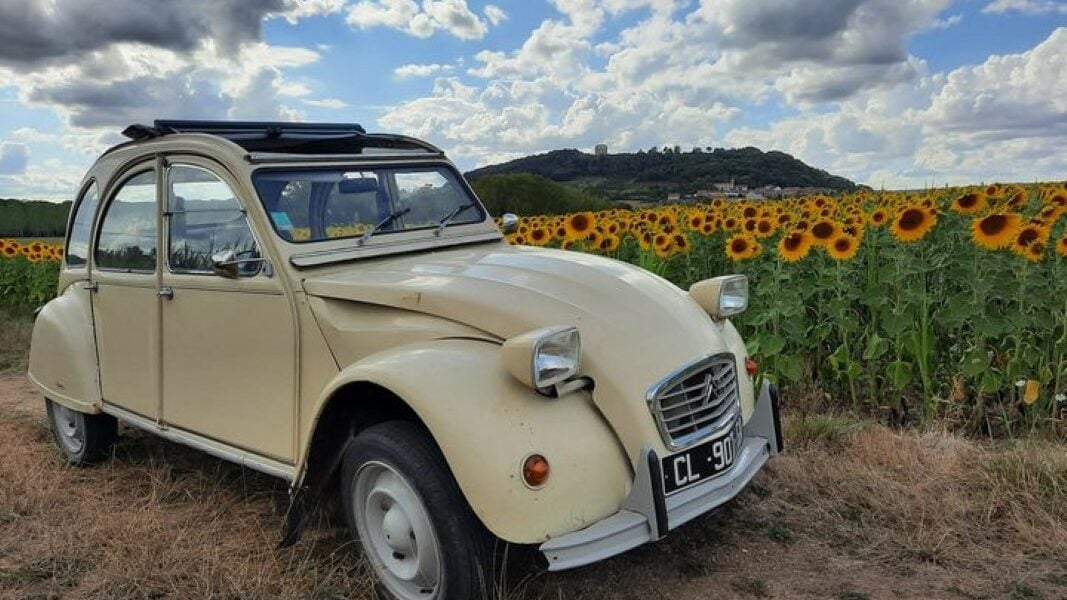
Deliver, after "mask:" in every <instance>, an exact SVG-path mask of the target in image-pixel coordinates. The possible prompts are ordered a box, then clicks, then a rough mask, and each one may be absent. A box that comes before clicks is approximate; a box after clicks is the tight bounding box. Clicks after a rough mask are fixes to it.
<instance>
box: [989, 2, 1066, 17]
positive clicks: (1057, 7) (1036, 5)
mask: <svg viewBox="0 0 1067 600" xmlns="http://www.w3.org/2000/svg"><path fill="white" fill-rule="evenodd" d="M982 12H984V13H986V14H1003V13H1008V12H1018V13H1023V14H1027V15H1044V14H1050V13H1059V14H1061V15H1063V14H1067V2H1062V1H1060V0H993V2H990V3H989V4H987V5H986V6H985V8H983V9H982Z"/></svg>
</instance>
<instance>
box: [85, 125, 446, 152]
mask: <svg viewBox="0 0 1067 600" xmlns="http://www.w3.org/2000/svg"><path fill="white" fill-rule="evenodd" d="M122 133H123V135H125V136H126V137H128V138H130V141H129V142H125V143H122V144H118V145H116V146H113V147H112V148H109V149H108V150H107V151H106V152H104V155H107V154H110V153H112V152H115V151H117V150H119V149H126V148H131V147H133V146H143V145H149V144H151V143H152V142H153V141H159V140H164V139H168V138H170V139H173V138H174V137H175V136H180V137H186V136H185V135H183V134H199V135H197V136H196V137H202V136H211V137H214V138H217V139H219V140H225V141H226V142H229V143H228V144H224V145H227V146H229V145H231V144H232V145H236V146H238V147H239V148H241V149H242V150H244V151H245V152H246V153H247V157H248V158H249V159H250V160H251V159H252V158H253V157H255V158H256V159H258V160H256V161H255V162H272V159H281V158H283V157H284V158H286V159H293V158H297V157H299V158H300V159H302V160H315V159H316V158H318V159H321V160H331V159H333V160H336V158H337V157H338V156H346V157H347V156H353V155H355V156H362V155H373V156H383V155H403V156H407V157H420V158H443V157H444V152H443V151H442V150H441V149H440V148H438V147H436V146H434V145H433V144H430V143H429V142H426V141H423V140H420V139H417V138H413V137H409V136H404V135H397V134H390V133H367V132H366V130H365V129H364V128H363V127H362V126H361V125H359V124H357V123H291V122H282V121H204V120H156V121H155V122H154V123H153V124H152V125H151V126H148V125H140V124H134V125H130V126H129V127H127V128H126V129H125V130H123V132H122ZM190 137H191V136H190ZM231 147H232V146H231Z"/></svg>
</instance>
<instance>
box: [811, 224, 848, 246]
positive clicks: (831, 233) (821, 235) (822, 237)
mask: <svg viewBox="0 0 1067 600" xmlns="http://www.w3.org/2000/svg"><path fill="white" fill-rule="evenodd" d="M840 233H841V226H840V225H838V224H837V223H835V222H833V221H831V220H829V219H823V220H821V221H816V222H815V224H814V225H812V226H811V238H812V241H813V243H815V244H817V245H819V246H826V245H827V244H829V243H830V240H832V239H834V238H835V237H837V236H838V234H840Z"/></svg>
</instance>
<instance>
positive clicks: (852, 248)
mask: <svg viewBox="0 0 1067 600" xmlns="http://www.w3.org/2000/svg"><path fill="white" fill-rule="evenodd" d="M859 249H860V244H859V241H858V240H857V239H856V238H854V237H852V236H851V235H848V234H847V233H842V234H841V235H839V236H837V237H835V238H834V239H833V240H831V241H830V244H829V245H827V246H826V252H827V253H828V254H829V255H830V258H832V259H834V260H851V259H852V258H854V257H855V256H856V253H857V252H859Z"/></svg>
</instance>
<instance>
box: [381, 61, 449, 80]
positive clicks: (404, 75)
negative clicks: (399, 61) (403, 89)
mask: <svg viewBox="0 0 1067 600" xmlns="http://www.w3.org/2000/svg"><path fill="white" fill-rule="evenodd" d="M451 70H452V65H439V64H429V65H414V64H412V65H403V66H400V67H397V68H396V69H394V70H393V75H395V76H396V77H397V79H413V78H416V77H429V76H430V75H437V74H439V73H446V72H448V71H451Z"/></svg>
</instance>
